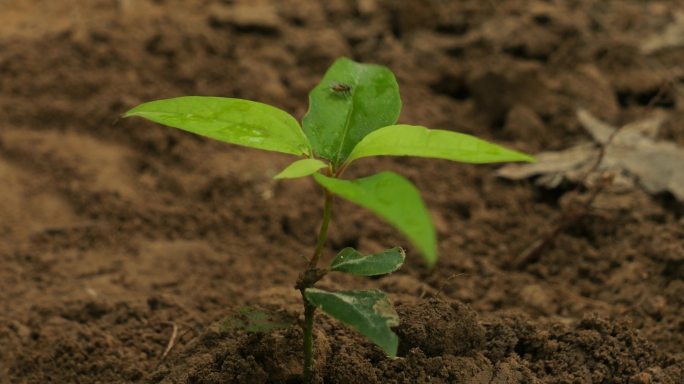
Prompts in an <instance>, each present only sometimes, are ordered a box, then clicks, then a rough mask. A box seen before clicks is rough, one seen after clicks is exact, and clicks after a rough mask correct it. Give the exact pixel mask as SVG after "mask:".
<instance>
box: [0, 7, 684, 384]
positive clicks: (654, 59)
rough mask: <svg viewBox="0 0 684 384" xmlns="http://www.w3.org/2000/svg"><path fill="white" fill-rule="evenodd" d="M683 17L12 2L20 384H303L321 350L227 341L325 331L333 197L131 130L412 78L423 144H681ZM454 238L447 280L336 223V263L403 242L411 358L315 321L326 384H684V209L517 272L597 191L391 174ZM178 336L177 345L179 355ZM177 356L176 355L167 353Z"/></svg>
mask: <svg viewBox="0 0 684 384" xmlns="http://www.w3.org/2000/svg"><path fill="white" fill-rule="evenodd" d="M682 12H684V4H682V3H681V2H679V1H674V0H671V1H667V0H659V1H649V2H643V1H632V0H573V1H560V0H558V1H541V0H527V1H524V0H509V1H481V0H462V1H438V0H420V1H410V2H408V1H406V2H394V1H389V0H358V1H342V0H335V1H325V2H313V1H305V0H298V1H295V0H289V1H275V0H273V1H263V0H250V1H230V0H223V1H220V0H198V1H181V0H118V1H116V0H72V1H64V0H62V1H54V0H15V1H0V180H2V181H0V201H2V204H1V205H0V263H1V264H0V265H1V268H0V345H1V347H0V383H165V384H167V383H232V382H235V383H298V382H301V376H300V372H301V351H300V348H299V343H300V340H301V330H300V329H299V328H298V326H297V325H296V324H294V325H291V326H290V327H287V328H285V329H278V330H273V331H269V332H265V333H256V334H255V333H246V332H244V331H240V330H232V331H221V330H220V324H221V321H222V319H224V318H225V317H226V316H228V315H229V314H230V313H231V312H232V311H235V310H237V309H238V308H241V307H242V306H244V305H254V306H259V307H263V308H275V309H278V310H280V311H283V312H284V313H286V314H288V315H289V316H292V317H295V318H296V317H297V316H299V317H300V319H301V308H300V307H301V303H300V298H299V296H298V292H297V291H295V290H294V289H293V284H294V282H295V280H296V278H297V275H298V272H299V271H300V270H301V269H302V268H303V266H304V259H303V258H302V255H308V254H309V252H310V251H311V248H312V245H313V242H314V234H315V231H316V229H317V226H318V217H320V209H321V207H320V205H321V201H320V198H319V195H320V191H319V190H318V189H317V187H316V186H315V185H314V184H313V183H312V182H311V181H310V180H305V179H302V180H296V181H290V182H276V181H273V180H272V176H273V175H274V174H276V172H278V171H279V170H280V169H282V168H283V167H284V166H285V165H287V164H288V162H289V161H291V160H292V159H291V158H289V157H288V156H284V155H277V154H269V153H265V152H260V151H256V150H250V149H245V148H238V147H235V146H229V145H224V144H221V143H217V142H210V141H208V140H205V139H202V138H199V137H196V136H193V135H190V134H186V133H183V132H180V131H175V130H172V129H168V128H164V127H160V126H157V125H154V124H149V123H146V122H144V121H142V120H126V121H119V120H118V119H117V116H119V115H120V114H121V113H123V112H124V111H126V110H127V109H128V108H130V107H132V106H134V105H136V104H138V103H141V102H143V101H147V100H152V99H159V98H166V97H173V96H180V95H191V94H197V95H215V96H230V97H241V98H248V99H252V100H259V101H262V102H266V103H271V104H274V105H277V106H279V107H281V108H283V109H285V110H287V111H289V112H291V113H293V114H294V115H295V116H297V117H301V116H302V115H303V114H304V113H305V111H306V108H307V97H306V96H307V92H308V90H309V89H310V88H311V87H313V85H315V84H316V83H317V81H318V80H319V78H320V76H321V75H322V73H323V71H324V70H325V69H326V68H327V66H328V65H329V64H330V63H331V62H332V61H333V60H334V59H335V58H336V57H339V56H343V55H345V56H349V57H352V58H354V59H357V60H359V61H364V62H376V63H381V64H384V65H386V66H388V67H390V68H391V69H392V70H393V71H394V72H395V73H396V74H397V77H398V80H399V83H400V86H401V89H402V98H403V102H404V109H403V111H402V115H401V119H400V121H403V122H410V123H414V124H421V125H425V126H429V127H439V128H442V129H449V130H456V131H461V132H465V133H472V134H476V135H478V136H481V137H484V138H487V139H490V140H493V141H496V142H499V143H502V144H505V145H508V146H510V147H513V148H517V149H520V150H525V151H530V152H532V153H534V152H538V151H541V150H557V149H562V148H566V147H568V146H570V145H572V144H575V143H577V142H581V141H583V140H588V137H587V135H586V133H584V131H583V130H582V129H581V128H580V127H579V125H578V122H577V118H576V117H575V111H576V109H577V108H578V107H584V108H587V109H589V110H590V111H592V112H593V113H594V114H596V115H597V116H598V117H600V118H601V119H603V120H605V121H608V122H610V123H612V124H615V125H619V124H622V123H625V122H628V121H631V120H632V119H635V118H640V117H643V116H647V115H649V114H651V113H656V112H662V113H666V114H667V115H668V118H669V119H668V122H667V123H666V126H665V127H664V129H663V131H662V132H661V136H662V137H661V138H662V139H664V140H671V141H673V142H675V143H678V144H679V145H683V146H684V118H683V117H684V97H683V96H682V94H683V93H682V89H684V86H683V84H682V81H683V80H684V67H682V65H681V63H683V62H684V48H682V47H681V46H680V47H677V46H674V47H670V48H664V49H660V50H657V51H653V52H652V51H650V50H649V51H646V50H644V49H643V46H644V44H645V42H646V41H650V39H653V38H654V37H655V38H657V36H659V34H661V33H662V32H663V31H665V30H666V28H667V27H668V26H669V25H670V24H671V23H674V22H676V21H677V20H678V19H677V15H680V16H681V15H682ZM384 169H391V170H395V171H397V172H399V173H401V174H403V175H405V176H407V177H409V178H410V179H411V180H413V181H414V182H415V183H416V184H417V185H418V187H419V188H420V189H421V190H422V191H423V196H424V198H425V200H426V202H427V204H428V206H429V207H430V210H431V213H432V214H433V216H434V219H435V222H436V223H437V228H438V232H439V244H440V260H439V263H438V264H437V266H436V267H435V268H433V269H427V268H426V267H425V266H424V265H423V264H422V263H421V261H420V257H418V255H417V253H416V252H415V251H414V250H413V249H412V248H411V247H410V245H409V244H406V240H405V239H404V238H403V237H401V236H400V235H399V234H398V233H396V232H395V231H394V230H393V229H392V228H390V227H388V226H387V225H385V224H383V223H382V222H381V221H380V220H377V219H375V218H374V217H372V215H371V214H369V213H367V212H364V211H363V210H361V209H359V208H357V207H354V206H352V205H351V204H347V203H344V202H338V203H337V205H336V207H335V220H334V223H333V225H332V227H331V241H330V244H329V248H328V249H327V250H326V252H327V254H326V257H331V256H332V255H333V254H334V251H335V250H337V249H340V248H341V247H344V246H353V247H356V248H358V249H360V250H362V251H375V250H379V249H382V248H384V247H391V246H396V245H401V246H404V247H406V248H407V252H408V256H409V257H408V261H407V265H406V266H405V267H404V268H403V269H402V270H400V271H399V272H396V273H394V274H392V275H390V276H386V277H382V278H377V279H361V278H351V277H346V276H329V277H326V279H325V280H324V281H322V283H321V287H324V288H326V287H327V288H347V289H350V288H356V287H368V288H371V287H372V288H380V289H382V290H384V291H386V292H387V293H388V294H389V295H390V296H391V297H392V299H393V301H394V303H395V305H396V306H397V310H398V312H399V314H400V316H401V325H400V326H399V327H398V328H397V333H398V334H399V335H400V337H401V346H400V357H399V358H397V359H393V360H391V359H387V358H386V357H385V356H384V355H383V354H382V352H381V351H380V350H379V349H378V348H377V347H375V346H373V345H372V344H370V343H369V342H367V341H366V340H365V339H363V338H362V337H360V336H359V335H357V334H356V333H355V332H353V331H351V330H349V329H347V328H345V327H344V326H342V325H340V324H338V323H336V322H335V321H333V320H331V319H329V318H327V317H325V316H324V315H319V316H318V317H317V330H316V334H315V346H316V352H317V361H316V367H315V368H316V380H317V382H325V383H630V384H635V383H641V384H646V383H672V384H675V383H684V217H683V216H682V212H684V209H682V205H681V204H679V203H677V202H676V201H675V200H674V199H673V198H672V197H671V196H649V195H647V194H646V193H645V192H643V191H640V190H632V191H619V192H618V191H613V190H611V189H610V188H609V189H608V190H607V191H605V192H603V193H601V194H600V195H599V197H598V198H597V200H596V202H595V204H594V207H593V209H592V210H591V211H590V212H589V214H588V215H586V216H585V217H584V218H582V219H581V220H579V221H578V222H576V223H573V224H572V225H570V227H569V228H568V229H567V230H565V231H562V232H561V233H560V234H559V235H558V236H557V238H556V239H555V240H554V241H553V242H552V244H551V245H550V247H548V248H547V249H546V250H545V251H544V252H543V253H542V254H541V256H540V257H539V259H538V260H531V262H529V263H522V264H519V263H516V262H515V261H516V260H517V257H518V255H519V254H520V253H521V252H522V251H523V250H524V249H526V248H527V247H528V246H529V245H530V244H531V243H533V242H535V241H536V240H538V239H539V238H540V237H542V236H543V235H544V234H545V233H546V231H547V230H548V229H549V228H552V227H553V226H554V225H556V222H557V220H558V218H559V217H560V216H561V214H562V212H564V211H565V210H566V209H568V208H567V207H568V206H571V205H572V202H573V201H574V200H576V199H581V198H583V197H586V196H587V195H588V194H589V193H590V192H591V191H586V190H582V189H576V188H573V187H572V186H565V187H564V188H563V189H560V190H553V191H549V190H542V189H539V188H537V187H535V186H534V185H533V183H527V182H521V183H511V182H506V181H504V180H501V179H497V178H496V177H495V170H496V169H497V167H496V166H472V165H462V164H454V163H450V162H447V161H436V160H425V159H407V158H383V159H374V160H363V161H359V162H358V163H357V166H356V168H355V169H354V170H352V172H350V174H349V176H350V177H356V176H363V175H369V174H371V173H373V172H375V171H379V170H384ZM173 334H175V335H176V336H175V337H174V336H172V335H173ZM170 340H171V341H175V342H176V345H175V346H174V348H172V349H171V350H170V351H169V352H168V353H166V354H165V350H166V349H167V346H168V345H169V342H170Z"/></svg>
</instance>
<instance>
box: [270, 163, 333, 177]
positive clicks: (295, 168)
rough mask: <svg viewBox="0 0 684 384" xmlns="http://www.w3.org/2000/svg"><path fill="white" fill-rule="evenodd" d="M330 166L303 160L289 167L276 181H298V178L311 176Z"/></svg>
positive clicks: (278, 175)
mask: <svg viewBox="0 0 684 384" xmlns="http://www.w3.org/2000/svg"><path fill="white" fill-rule="evenodd" d="M327 166H328V165H327V164H326V163H324V162H322V161H320V160H317V159H302V160H297V161H295V162H294V163H292V164H290V165H288V166H287V168H285V169H283V170H282V171H281V172H280V173H279V174H277V175H275V176H274V177H273V178H274V179H296V178H298V177H304V176H309V175H311V174H314V173H316V172H317V171H318V170H319V169H321V168H325V167H327Z"/></svg>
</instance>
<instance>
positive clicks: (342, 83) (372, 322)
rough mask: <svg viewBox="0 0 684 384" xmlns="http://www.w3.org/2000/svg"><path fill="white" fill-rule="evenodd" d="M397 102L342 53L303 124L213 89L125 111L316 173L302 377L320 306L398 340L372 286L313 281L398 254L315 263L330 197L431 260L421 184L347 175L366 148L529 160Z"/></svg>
mask: <svg viewBox="0 0 684 384" xmlns="http://www.w3.org/2000/svg"><path fill="white" fill-rule="evenodd" d="M400 110H401V99H400V97H399V86H398V85H397V81H396V79H395V77H394V74H393V73H392V72H391V71H390V70H389V69H387V68H385V67H382V66H378V65H371V64H361V63H357V62H354V61H352V60H350V59H347V58H340V59H338V60H337V61H335V63H334V64H333V65H332V66H331V67H330V68H329V69H328V71H327V72H326V73H325V75H324V76H323V79H322V80H321V82H320V83H319V84H318V85H317V86H316V87H315V88H314V89H313V90H312V91H311V92H310V94H309V111H308V112H307V113H306V115H305V116H304V118H303V119H302V125H301V126H300V124H299V123H298V122H297V120H296V119H295V118H294V117H292V116H291V115H289V114H288V113H286V112H284V111H282V110H280V109H278V108H275V107H272V106H269V105H266V104H262V103H258V102H254V101H249V100H242V99H231V98H219V97H197V96H188V97H179V98H174V99H166V100H158V101H152V102H148V103H144V104H141V105H139V106H137V107H135V108H133V109H132V110H130V111H128V112H127V113H126V114H125V116H126V117H129V116H140V117H144V118H146V119H149V120H152V121H154V122H157V123H160V124H164V125H167V126H170V127H174V128H179V129H182V130H185V131H189V132H192V133H195V134H198V135H202V136H207V137H210V138H213V139H216V140H220V141H224V142H227V143H231V144H237V145H242V146H246V147H252V148H258V149H264V150H269V151H274V152H282V153H287V154H292V155H296V156H301V157H303V159H300V160H297V161H295V162H293V163H292V164H290V165H289V166H288V167H287V168H285V169H284V170H283V171H282V172H280V173H279V174H277V175H276V176H275V178H276V179H293V178H300V177H307V176H312V177H313V179H314V180H315V181H316V182H317V183H318V184H320V185H321V186H322V187H323V193H324V196H325V199H324V201H325V203H324V206H323V218H322V223H321V226H320V230H319V232H318V237H317V239H316V245H315V248H314V251H313V253H312V255H311V258H310V259H308V262H307V264H306V266H305V267H304V268H303V270H302V273H301V274H300V276H299V278H298V280H297V282H296V284H295V288H296V289H298V290H299V291H300V292H301V295H302V300H303V305H304V323H303V325H302V328H303V332H304V340H303V344H304V382H306V383H309V382H311V380H312V366H313V364H312V363H313V338H312V332H313V325H314V314H315V312H316V309H321V310H322V311H323V312H325V313H327V314H328V315H330V316H331V317H333V318H335V319H337V320H339V321H341V322H342V323H344V324H346V325H348V326H350V327H352V328H354V329H356V330H357V331H358V332H360V333H361V334H362V335H364V336H365V337H367V338H368V339H369V340H371V341H372V342H373V343H375V344H376V345H378V346H379V347H380V348H382V349H383V350H384V351H385V353H386V354H387V355H388V356H390V357H394V356H396V353H397V346H398V343H399V340H398V337H397V335H396V334H395V333H394V332H393V331H392V329H391V327H394V326H396V325H398V324H399V318H398V316H397V313H396V312H395V310H394V308H393V307H392V304H391V303H390V300H389V298H388V297H387V296H386V295H385V294H384V293H383V292H381V291H378V290H353V291H343V292H328V291H325V290H322V289H318V288H316V287H315V285H316V283H317V282H318V281H319V280H321V279H322V278H323V277H324V276H325V275H327V274H328V273H333V272H336V273H349V274H352V275H357V276H374V275H383V274H388V273H391V272H394V271H396V270H397V269H398V268H399V267H401V265H402V264H403V262H404V257H405V254H404V251H403V250H402V249H401V248H398V247H397V248H392V249H389V250H386V251H383V252H379V253H374V254H371V255H362V254H361V253H359V252H358V251H357V250H355V249H352V248H345V249H343V250H341V251H340V252H339V254H337V256H336V257H334V258H333V260H332V262H331V263H330V264H328V265H327V266H324V267H321V266H319V264H320V262H321V257H322V255H323V251H324V249H325V245H326V239H327V236H328V224H329V223H330V220H331V218H332V208H333V196H339V197H342V198H344V199H347V200H349V201H351V202H353V203H356V204H358V205H360V206H362V207H364V208H367V209H369V210H370V211H372V212H373V213H375V214H376V215H378V216H379V217H380V218H382V219H384V220H386V221H387V222H388V223H390V224H391V225H393V226H394V227H396V228H397V229H398V230H399V231H400V232H401V233H403V234H404V235H405V236H406V237H407V238H408V239H409V240H410V242H411V243H412V244H413V245H414V246H415V248H416V249H417V250H419V251H420V253H421V254H422V256H423V259H424V260H425V262H426V263H427V265H428V266H432V265H434V264H435V262H436V261H437V238H436V235H435V229H434V227H433V224H432V221H431V219H430V215H429V214H428V211H427V209H426V207H425V204H424V203H423V200H422V198H421V197H420V194H419V193H418V190H417V189H416V188H415V187H414V186H413V184H412V183H411V182H410V181H408V180H407V179H405V178H404V177H402V176H400V175H398V174H396V173H393V172H381V173H378V174H375V175H372V176H368V177H364V178H360V179H356V180H346V179H342V175H343V173H344V171H345V170H346V169H347V168H348V167H349V166H350V165H351V164H352V163H353V162H354V161H356V160H359V159H362V158H364V157H372V156H418V157H431V158H437V159H446V160H452V161H459V162H465V163H495V162H505V161H532V160H533V159H532V157H530V156H528V155H526V154H523V153H520V152H516V151H512V150H509V149H506V148H503V147H500V146H498V145H495V144H492V143H489V142H486V141H484V140H481V139H478V138H475V137H473V136H469V135H465V134H462V133H456V132H451V131H445V130H431V129H428V128H425V127H421V126H415V125H404V124H396V121H397V119H398V117H399V112H400Z"/></svg>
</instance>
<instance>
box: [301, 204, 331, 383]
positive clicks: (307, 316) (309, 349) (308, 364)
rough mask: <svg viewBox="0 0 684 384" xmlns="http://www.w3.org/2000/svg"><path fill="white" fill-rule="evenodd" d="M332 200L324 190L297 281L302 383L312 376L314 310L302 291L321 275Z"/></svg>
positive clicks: (309, 381) (309, 380)
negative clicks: (301, 320)
mask: <svg viewBox="0 0 684 384" xmlns="http://www.w3.org/2000/svg"><path fill="white" fill-rule="evenodd" d="M332 201H333V196H332V194H331V193H330V192H328V191H327V190H326V191H325V205H324V206H323V221H322V222H321V228H320V230H319V231H318V238H317V240H316V249H315V250H314V254H313V256H312V257H311V259H310V260H309V264H308V266H307V270H306V271H305V273H304V274H303V275H302V276H303V277H300V280H299V281H298V282H297V286H298V288H299V290H300V292H301V293H302V300H303V302H304V325H303V331H304V384H310V383H311V379H312V376H313V375H312V373H313V372H312V367H313V325H314V314H315V312H316V307H315V306H314V305H313V304H311V303H309V301H308V300H307V299H306V296H305V295H304V291H305V290H306V289H307V288H311V287H312V286H313V285H314V284H315V283H316V281H318V279H319V278H320V277H321V276H322V275H321V274H320V273H319V271H318V270H317V266H318V260H319V259H320V258H321V254H322V253H323V248H324V247H325V243H326V241H327V240H328V226H329V224H330V219H331V218H332ZM312 277H313V278H312Z"/></svg>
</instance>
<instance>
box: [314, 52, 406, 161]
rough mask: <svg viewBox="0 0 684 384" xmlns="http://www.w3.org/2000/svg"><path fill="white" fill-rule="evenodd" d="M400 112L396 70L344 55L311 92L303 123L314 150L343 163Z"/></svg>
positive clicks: (324, 156) (394, 119)
mask: <svg viewBox="0 0 684 384" xmlns="http://www.w3.org/2000/svg"><path fill="white" fill-rule="evenodd" d="M400 111H401V98H400V97H399V85H398V84H397V80H396V79H395V78H394V74H393V73H392V71H390V70H389V69H387V68H385V67H382V66H379V65H371V64H361V63H357V62H355V61H352V60H349V59H347V58H341V59H338V60H336V61H335V63H333V65H332V66H331V67H330V68H329V69H328V71H327V72H326V73H325V75H324V76H323V79H322V80H321V82H320V83H319V84H318V85H317V86H316V87H315V88H314V89H313V90H312V91H311V92H310V93H309V111H308V112H307V114H306V116H304V119H303V120H302V124H303V127H304V132H305V133H306V136H307V137H308V138H309V141H310V142H311V145H312V146H313V149H314V152H315V153H316V154H317V155H318V156H319V157H321V158H324V159H327V160H329V161H330V162H332V163H333V164H334V165H339V164H342V163H343V162H344V160H345V159H346V158H347V156H348V155H349V153H350V152H351V150H352V149H353V148H354V146H355V145H356V143H358V142H359V141H361V139H363V137H364V136H366V135H367V134H369V133H370V132H372V131H374V130H376V129H378V128H381V127H384V126H386V125H390V124H394V123H395V122H396V121H397V118H398V117H399V112H400Z"/></svg>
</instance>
